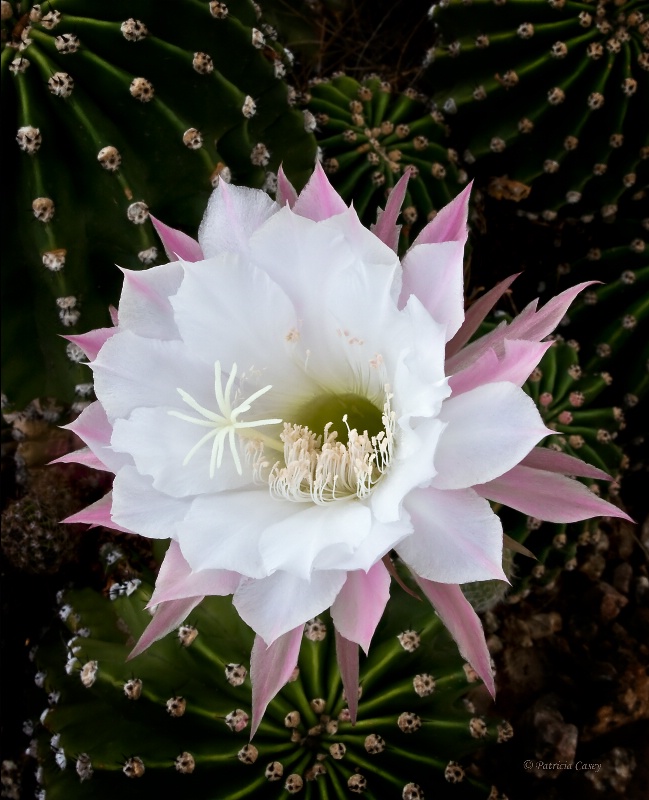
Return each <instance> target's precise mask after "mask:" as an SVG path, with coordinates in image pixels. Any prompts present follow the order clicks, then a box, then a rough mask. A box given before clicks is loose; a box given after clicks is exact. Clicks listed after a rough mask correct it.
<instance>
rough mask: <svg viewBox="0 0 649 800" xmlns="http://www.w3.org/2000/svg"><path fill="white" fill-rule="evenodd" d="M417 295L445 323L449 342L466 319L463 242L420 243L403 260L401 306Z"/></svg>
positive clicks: (439, 321) (432, 314)
mask: <svg viewBox="0 0 649 800" xmlns="http://www.w3.org/2000/svg"><path fill="white" fill-rule="evenodd" d="M411 295H415V296H416V297H417V298H418V299H419V300H420V302H421V303H422V304H423V306H424V307H425V308H426V310H427V311H428V313H429V314H430V315H431V317H432V318H433V319H434V320H435V321H436V322H438V323H439V324H441V325H443V326H444V328H445V330H446V337H445V338H446V341H448V340H449V339H451V338H452V337H453V336H454V335H455V334H456V333H457V331H458V330H459V329H460V325H461V324H462V322H463V321H464V241H463V240H460V241H457V242H440V243H436V244H420V245H415V246H414V247H412V248H411V249H410V250H409V251H408V253H407V254H406V256H405V258H404V260H403V287H402V289H401V297H400V305H405V303H406V302H407V301H408V298H409V297H410V296H411Z"/></svg>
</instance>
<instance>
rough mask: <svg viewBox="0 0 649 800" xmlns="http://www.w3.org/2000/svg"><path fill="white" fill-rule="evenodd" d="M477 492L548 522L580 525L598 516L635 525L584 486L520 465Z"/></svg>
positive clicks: (484, 484) (627, 517)
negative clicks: (580, 522)
mask: <svg viewBox="0 0 649 800" xmlns="http://www.w3.org/2000/svg"><path fill="white" fill-rule="evenodd" d="M474 489H475V490H476V492H477V493H478V494H479V495H480V496H481V497H486V498H488V499H489V500H494V501H495V502H497V503H504V504H505V505H507V506H510V508H515V509H516V510H517V511H522V512H523V514H529V515H530V516H532V517H538V518H539V519H544V520H547V521H548V522H578V521H579V520H582V519H589V518H590V517H599V516H608V517H620V518H622V519H626V520H628V521H629V522H633V520H632V519H631V517H629V516H628V514H625V513H624V511H622V510H621V509H619V508H618V507H617V506H614V505H612V504H611V503H607V502H606V500H602V498H601V497H598V496H597V495H596V494H593V492H591V491H590V490H589V489H587V488H586V486H584V484H583V483H580V482H579V481H576V480H573V479H572V478H567V477H566V476H565V475H559V474H557V473H556V472H546V471H544V470H540V469H532V468H531V467H522V466H520V465H519V466H516V467H514V468H513V469H510V470H509V472H506V473H505V474H504V475H501V476H500V477H499V478H495V479H494V480H492V481H489V482H488V483H483V484H482V485H480V486H474Z"/></svg>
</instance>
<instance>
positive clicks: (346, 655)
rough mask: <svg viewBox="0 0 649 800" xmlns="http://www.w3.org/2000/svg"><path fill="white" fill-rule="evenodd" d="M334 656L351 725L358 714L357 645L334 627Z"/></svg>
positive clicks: (354, 722)
mask: <svg viewBox="0 0 649 800" xmlns="http://www.w3.org/2000/svg"><path fill="white" fill-rule="evenodd" d="M336 658H337V659H338V668H339V669H340V677H341V678H342V681H343V687H344V689H345V695H346V697H347V705H348V707H349V716H350V719H351V723H352V725H355V724H356V717H357V716H358V645H357V644H356V642H350V641H349V639H346V638H345V637H344V636H343V635H342V634H341V633H339V631H338V629H336Z"/></svg>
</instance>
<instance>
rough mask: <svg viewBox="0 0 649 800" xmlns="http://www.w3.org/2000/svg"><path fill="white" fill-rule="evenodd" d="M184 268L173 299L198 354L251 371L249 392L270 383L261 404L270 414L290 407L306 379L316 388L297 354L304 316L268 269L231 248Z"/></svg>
mask: <svg viewBox="0 0 649 800" xmlns="http://www.w3.org/2000/svg"><path fill="white" fill-rule="evenodd" d="M184 268H185V277H184V279H183V283H182V286H181V287H180V289H179V290H178V292H177V294H176V295H175V296H174V297H173V298H172V300H171V304H172V306H173V308H174V312H175V314H176V318H177V320H178V327H179V330H180V334H181V336H182V339H183V341H184V342H185V344H186V346H187V347H188V349H189V350H190V351H191V352H192V353H193V354H194V355H195V356H198V357H199V358H201V359H202V360H203V361H205V363H208V364H214V363H215V362H216V361H220V363H221V365H222V368H223V369H224V370H225V371H229V370H230V368H231V367H232V365H233V364H235V363H236V364H237V366H238V369H239V376H241V375H242V374H245V376H246V382H245V392H246V393H247V394H251V393H252V392H253V391H255V390H256V389H259V388H262V387H263V386H266V385H268V384H271V385H272V386H273V392H272V393H271V394H270V395H269V396H267V397H265V398H264V400H263V402H262V406H261V407H263V408H264V409H265V412H264V413H265V414H266V411H267V410H268V408H275V409H277V408H280V407H281V406H282V405H283V406H284V408H285V407H286V404H287V402H289V403H290V401H291V399H292V398H293V397H294V395H295V394H299V393H300V391H301V387H302V386H303V385H306V387H308V388H309V389H311V387H312V383H311V380H310V379H309V378H308V377H307V376H306V375H305V372H304V369H303V368H302V367H301V366H300V364H299V361H301V360H302V358H301V356H297V355H296V345H299V342H300V321H299V319H298V317H297V315H296V313H295V310H294V308H293V305H292V303H291V302H290V300H289V299H288V298H287V296H286V294H285V293H284V291H283V290H282V289H280V288H279V287H278V286H277V285H276V284H275V283H274V282H273V281H272V280H271V279H270V278H269V277H268V275H266V274H265V273H264V272H263V271H262V270H260V269H258V268H257V267H255V266H254V265H251V264H249V263H247V262H243V261H241V260H240V259H239V258H238V257H236V256H234V255H232V254H225V255H223V256H221V257H220V258H214V259H212V260H211V261H209V262H208V261H201V262H198V263H196V264H185V265H184ZM248 389H249V391H248ZM254 408H255V410H256V409H257V408H258V406H257V405H255V407H254ZM266 416H271V417H274V416H276V415H275V414H272V413H270V414H266ZM280 417H281V415H280Z"/></svg>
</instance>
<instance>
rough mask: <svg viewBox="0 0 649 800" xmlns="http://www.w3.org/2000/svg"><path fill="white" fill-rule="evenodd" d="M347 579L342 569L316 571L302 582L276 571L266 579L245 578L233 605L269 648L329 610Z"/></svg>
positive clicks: (299, 579)
mask: <svg viewBox="0 0 649 800" xmlns="http://www.w3.org/2000/svg"><path fill="white" fill-rule="evenodd" d="M346 576H347V573H346V572H345V571H344V570H341V569H328V570H316V571H314V572H313V574H312V575H311V579H310V580H304V579H302V578H297V577H296V576H295V575H291V574H290V573H288V572H282V571H281V570H278V571H277V572H273V574H272V575H268V576H267V577H266V578H258V579H254V578H250V579H247V578H244V579H243V580H242V581H241V583H240V584H239V586H238V588H237V591H236V592H235V594H234V598H233V601H232V602H233V605H234V607H235V608H236V609H237V611H238V612H239V616H240V617H241V619H242V620H243V621H244V622H245V623H246V624H247V625H249V626H250V627H251V628H252V629H253V631H255V633H257V634H259V636H261V637H262V638H263V640H264V641H265V642H270V643H271V644H272V643H273V642H274V641H276V640H277V639H279V638H280V637H281V636H283V635H284V634H285V633H288V632H289V631H291V630H293V628H295V627H296V626H297V625H304V623H305V622H306V621H307V620H309V619H313V617H317V616H318V614H321V613H322V612H323V611H324V610H325V609H327V608H330V607H331V604H332V603H333V601H334V600H335V599H336V595H337V594H338V592H339V591H340V590H341V589H342V587H343V584H344V583H345V578H346Z"/></svg>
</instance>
